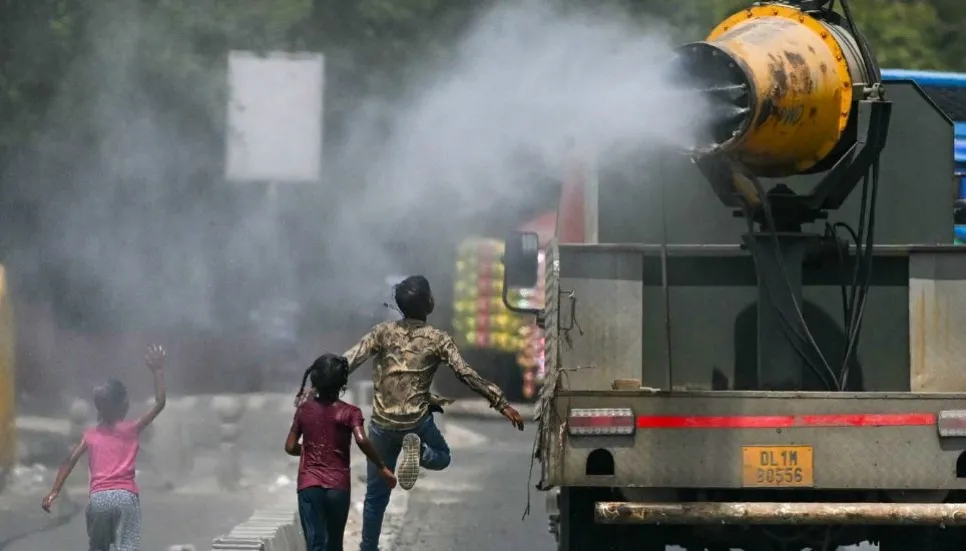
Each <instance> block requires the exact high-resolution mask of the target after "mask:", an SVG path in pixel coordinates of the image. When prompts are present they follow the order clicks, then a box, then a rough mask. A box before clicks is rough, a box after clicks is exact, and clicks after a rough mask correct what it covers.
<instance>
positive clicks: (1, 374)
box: [0, 266, 17, 468]
mask: <svg viewBox="0 0 966 551" xmlns="http://www.w3.org/2000/svg"><path fill="white" fill-rule="evenodd" d="M14 338H15V332H14V321H13V306H12V305H11V304H10V296H9V288H8V286H7V278H6V271H5V270H4V268H3V266H0V468H9V467H12V466H13V464H14V461H16V459H17V429H16V415H17V412H16V408H15V404H14V399H15V393H14Z"/></svg>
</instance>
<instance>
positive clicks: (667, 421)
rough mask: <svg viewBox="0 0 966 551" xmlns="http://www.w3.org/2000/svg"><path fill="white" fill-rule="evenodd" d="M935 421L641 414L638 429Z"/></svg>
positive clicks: (923, 421) (928, 419)
mask: <svg viewBox="0 0 966 551" xmlns="http://www.w3.org/2000/svg"><path fill="white" fill-rule="evenodd" d="M935 424H936V414H935V413H868V414H866V413H860V414H840V415H750V416H748V415H742V416H727V417H725V416H711V417H694V416H683V415H641V416H638V418H637V428H639V429H785V428H794V427H921V426H927V425H935Z"/></svg>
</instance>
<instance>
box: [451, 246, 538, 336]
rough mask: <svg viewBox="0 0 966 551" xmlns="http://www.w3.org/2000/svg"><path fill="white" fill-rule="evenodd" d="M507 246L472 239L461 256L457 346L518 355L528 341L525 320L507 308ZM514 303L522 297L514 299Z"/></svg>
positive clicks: (457, 287)
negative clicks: (505, 287)
mask: <svg viewBox="0 0 966 551" xmlns="http://www.w3.org/2000/svg"><path fill="white" fill-rule="evenodd" d="M502 256H503V243H502V242H500V241H498V240H495V239H479V238H474V239H468V240H466V241H464V242H463V243H462V244H461V245H460V247H459V250H458V252H457V260H456V277H455V289H454V293H453V306H454V309H455V310H454V312H453V314H454V315H453V329H454V333H455V334H454V337H455V339H456V341H457V344H459V345H461V346H473V347H478V348H485V349H491V350H499V351H502V352H509V353H514V354H515V353H517V352H518V351H520V350H521V349H522V348H523V346H524V344H525V340H524V339H523V338H522V337H521V336H520V329H521V328H522V327H523V326H524V325H525V324H526V323H527V321H528V320H527V319H526V317H525V316H520V315H517V314H514V313H513V312H511V311H510V310H508V309H507V307H506V305H504V304H503V297H502V293H503V262H502V258H501V257H502ZM514 294H516V293H511V297H510V298H511V302H513V301H515V300H517V299H518V298H519V297H516V296H512V295H514Z"/></svg>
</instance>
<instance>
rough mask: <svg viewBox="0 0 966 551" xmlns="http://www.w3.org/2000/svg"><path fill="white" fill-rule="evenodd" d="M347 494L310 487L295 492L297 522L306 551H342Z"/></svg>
mask: <svg viewBox="0 0 966 551" xmlns="http://www.w3.org/2000/svg"><path fill="white" fill-rule="evenodd" d="M349 501H350V500H349V492H347V491H345V490H333V489H331V488H322V487H319V486H313V487H311V488H305V489H304V490H299V520H301V522H302V532H303V533H304V534H305V547H306V549H307V551H342V538H343V537H344V536H345V523H346V520H347V519H348V518H349V504H350V503H349Z"/></svg>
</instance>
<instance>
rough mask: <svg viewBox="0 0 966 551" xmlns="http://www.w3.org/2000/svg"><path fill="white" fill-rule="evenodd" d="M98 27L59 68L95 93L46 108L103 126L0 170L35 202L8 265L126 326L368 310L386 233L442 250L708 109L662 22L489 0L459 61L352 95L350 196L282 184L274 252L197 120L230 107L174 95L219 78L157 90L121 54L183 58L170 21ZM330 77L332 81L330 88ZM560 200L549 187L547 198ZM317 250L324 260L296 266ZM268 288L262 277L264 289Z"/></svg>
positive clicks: (256, 196)
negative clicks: (286, 311)
mask: <svg viewBox="0 0 966 551" xmlns="http://www.w3.org/2000/svg"><path fill="white" fill-rule="evenodd" d="M92 26H93V27H94V28H96V29H98V32H95V33H93V37H92V40H93V42H94V43H93V45H92V46H93V48H92V49H91V53H90V54H89V55H88V56H85V57H83V58H82V60H81V61H80V62H79V63H78V64H77V66H75V67H74V68H72V72H71V74H70V75H69V76H70V82H72V83H73V84H72V86H80V87H84V89H85V90H90V93H89V94H86V98H87V99H86V100H85V101H83V102H80V103H79V104H78V105H64V101H66V100H61V102H60V103H59V104H58V105H57V109H58V112H59V113H67V114H68V115H67V116H66V118H67V120H83V121H85V122H87V123H89V125H90V126H92V127H93V128H95V129H96V130H97V131H98V132H99V133H100V135H102V136H104V140H103V142H102V143H89V142H88V141H87V138H86V137H85V136H83V135H80V136H78V135H63V134H62V128H64V126H62V125H55V124H54V123H53V122H52V123H51V128H50V129H48V131H47V135H46V137H45V140H46V143H45V146H44V148H43V149H44V150H43V153H42V155H41V156H39V157H37V158H35V159H31V160H27V161H24V162H22V163H20V164H17V165H15V166H14V169H13V170H12V171H11V172H9V173H8V174H6V175H5V179H6V181H8V182H11V181H16V182H17V184H16V185H17V187H19V188H20V189H21V190H26V191H22V193H23V194H24V196H25V197H27V198H32V199H33V200H34V201H35V202H38V203H39V204H40V205H41V206H40V209H39V212H40V214H39V216H40V219H41V231H39V232H38V233H37V234H36V235H33V236H30V239H32V246H30V247H27V248H23V249H21V251H20V254H19V255H18V256H14V257H12V258H8V259H7V264H8V265H10V266H11V267H14V268H15V271H16V272H18V273H19V274H20V278H21V279H22V280H38V281H39V280H41V279H45V278H49V277H50V275H51V273H53V272H57V274H58V276H59V277H58V278H57V282H56V283H55V284H53V285H50V286H48V287H47V288H46V290H44V288H42V289H40V290H39V291H37V292H39V293H41V294H43V293H47V298H50V297H51V296H53V295H55V294H57V293H63V292H65V289H66V288H67V287H72V288H73V290H72V293H73V294H74V295H78V296H81V297H82V299H83V300H84V301H86V302H87V303H88V304H90V303H91V302H95V303H97V304H99V305H100V306H101V307H102V310H104V311H105V312H106V314H107V315H108V316H110V317H113V318H116V319H117V320H118V321H119V322H120V324H121V325H122V326H124V325H126V322H127V321H131V323H132V324H135V325H141V326H143V325H144V323H143V322H144V320H148V321H149V322H151V323H152V324H153V325H154V326H158V327H165V326H169V327H170V326H178V327H179V328H182V329H184V328H188V329H191V328H197V329H206V330H216V331H217V330H219V329H220V327H219V326H220V325H223V324H224V323H226V321H225V318H224V316H222V317H221V318H219V315H218V314H217V313H216V312H215V310H214V309H213V307H212V306H213V305H214V304H216V303H219V302H220V303H227V304H230V305H237V306H239V308H240V310H239V311H237V312H234V313H232V314H230V315H229V318H230V319H229V320H228V322H231V323H237V322H238V321H239V317H240V316H247V315H248V314H247V312H245V311H244V310H245V309H246V308H248V306H254V305H253V304H252V301H253V297H257V296H262V295H273V294H280V295H283V296H285V295H288V296H291V297H300V296H301V297H304V296H306V295H310V296H312V297H315V298H317V299H318V301H319V304H320V305H323V306H325V311H323V312H322V314H321V315H322V316H330V317H334V318H338V317H339V316H342V315H343V314H344V313H346V312H348V311H350V310H356V311H358V310H365V309H366V308H370V309H375V308H378V302H375V301H379V300H381V299H382V297H383V293H382V292H381V290H378V289H376V290H374V289H372V285H373V284H376V285H382V281H383V278H385V277H386V276H388V275H390V274H394V273H398V272H399V271H400V256H399V253H398V252H397V253H396V254H394V255H390V254H389V253H388V252H387V251H386V246H385V245H386V242H387V240H389V239H390V238H393V237H398V235H397V234H399V233H401V232H397V231H396V228H397V227H402V226H413V225H416V226H418V227H419V229H420V230H423V233H422V234H420V235H417V236H416V237H415V238H412V240H411V243H410V244H411V246H412V247H413V248H414V249H418V248H420V247H423V248H425V247H434V246H437V245H438V244H440V243H443V244H447V246H449V245H451V244H452V243H454V242H455V241H458V238H459V237H460V236H461V235H462V234H463V233H465V232H466V226H467V222H468V221H471V220H477V219H485V218H486V217H487V216H489V215H490V213H492V212H493V211H494V210H495V209H500V208H501V206H504V205H507V204H509V203H512V202H515V201H517V200H519V199H520V198H522V197H525V196H528V195H529V194H532V193H534V191H533V188H532V187H531V186H530V184H531V183H532V182H533V181H535V180H536V179H537V177H538V176H539V175H541V173H545V174H549V175H552V176H559V175H561V174H563V173H564V172H565V171H566V169H567V168H568V167H569V166H570V163H572V162H573V161H574V160H575V158H579V157H581V156H582V155H584V154H585V153H589V152H595V151H596V152H600V151H603V152H607V151H613V150H620V149H625V150H626V149H629V148H638V149H639V150H641V151H642V152H645V153H646V152H647V151H653V150H657V149H660V148H664V147H667V146H681V145H685V144H686V143H687V142H688V139H687V137H688V135H689V132H690V128H689V126H690V125H692V123H693V121H694V120H695V118H696V117H698V116H700V115H701V113H700V112H699V106H698V105H697V104H695V103H694V102H689V101H684V100H683V99H682V97H681V96H680V95H679V93H678V92H677V91H676V90H675V89H674V88H673V87H672V86H671V85H670V84H669V83H667V82H665V81H664V80H663V79H662V77H661V68H662V67H663V66H664V64H665V63H667V62H668V61H669V60H670V59H671V58H672V57H673V52H672V43H673V42H672V40H671V38H670V37H668V36H666V35H665V34H664V33H663V32H661V29H663V28H664V25H663V23H662V22H660V21H653V22H651V24H650V25H649V26H648V27H647V28H643V27H641V26H640V25H639V21H638V22H637V23H635V22H634V21H632V19H631V18H630V17H628V16H627V15H626V14H623V13H621V12H619V11H606V10H601V9H595V10H594V11H593V12H588V11H580V10H577V9H573V8H571V9H567V10H560V9H558V8H555V7H552V6H551V5H550V3H547V2H539V1H530V2H526V1H524V2H507V3H500V4H498V5H497V7H495V8H494V9H493V10H491V11H489V12H488V13H485V14H484V15H483V16H482V17H481V18H480V19H479V20H478V21H476V22H475V23H474V24H473V25H472V26H471V28H470V29H469V31H468V32H467V34H466V35H465V36H464V37H463V38H462V39H461V40H460V42H459V44H458V46H457V47H456V48H455V49H454V50H453V51H454V54H455V55H454V56H453V57H452V58H449V59H447V60H446V61H445V62H444V63H443V64H442V65H440V66H437V67H426V66H421V67H419V72H418V75H420V76H418V77H413V78H411V79H410V81H409V87H408V88H407V90H406V91H405V93H403V92H402V91H393V90H381V91H378V92H379V93H378V94H377V95H378V97H373V98H371V99H363V100H361V101H359V102H358V106H357V108H356V110H355V111H354V112H353V113H350V115H349V121H348V124H347V125H346V127H347V128H348V129H349V131H348V133H347V134H346V135H345V136H343V139H341V140H340V142H341V143H335V144H332V143H329V144H328V146H329V149H328V151H326V163H325V164H324V170H325V171H326V182H325V185H326V186H331V187H337V188H342V189H347V188H351V189H353V190H358V192H357V193H351V194H349V195H350V196H351V197H350V200H348V201H347V202H344V203H342V204H338V205H333V204H332V201H330V200H327V199H326V198H325V197H324V193H305V192H303V191H298V192H294V194H296V195H297V194H301V195H298V196H295V197H288V198H283V200H281V203H282V204H283V212H284V213H288V214H284V215H283V216H293V215H291V214H290V213H296V214H295V215H294V216H297V217H300V218H302V220H303V221H305V222H306V223H305V224H304V226H305V228H303V229H302V230H300V231H296V232H294V233H293V234H292V238H291V240H290V241H289V242H288V243H284V244H283V246H279V244H278V243H277V242H276V241H275V240H274V239H275V233H274V229H273V228H274V227H275V220H274V217H275V216H276V214H275V211H274V210H273V208H272V207H270V206H269V205H267V204H265V202H264V201H263V200H261V199H260V197H261V192H260V191H259V190H257V189H255V188H251V187H250V188H247V189H245V190H242V189H241V188H236V187H234V186H232V185H227V184H224V183H222V182H219V180H220V178H221V177H222V173H221V166H222V162H223V159H222V158H221V155H222V153H223V151H224V149H223V144H222V143H216V142H218V140H215V139H213V137H212V136H211V135H208V134H206V133H204V132H203V131H202V130H201V128H203V127H204V125H194V124H193V122H196V120H197V119H204V118H205V117H208V118H210V119H212V120H216V121H217V120H221V119H222V117H223V113H224V105H223V104H220V103H219V104H214V105H212V104H201V106H200V107H199V109H201V112H196V113H193V114H190V115H188V116H185V115H183V114H182V115H179V114H178V109H177V102H176V101H174V100H170V98H171V97H178V95H179V94H180V98H181V99H180V101H182V102H183V100H184V98H185V97H204V94H203V93H202V92H203V89H204V88H205V87H206V86H208V85H209V84H210V82H213V81H223V79H224V78H225V75H224V74H222V73H217V72H215V73H212V74H203V75H196V76H197V79H196V80H194V81H192V80H191V79H190V78H189V79H186V80H184V81H182V82H180V83H174V84H173V85H175V86H180V87H181V89H176V90H172V91H169V92H168V93H167V94H159V93H158V90H159V89H163V88H164V86H166V85H167V86H171V85H172V83H170V82H146V81H143V80H141V79H139V78H138V74H139V68H138V65H137V64H138V63H142V62H143V60H138V59H137V58H135V57H134V56H132V55H131V53H132V52H134V51H136V50H137V49H138V48H139V47H142V48H143V47H144V46H143V43H142V45H141V46H139V45H138V40H142V41H147V43H148V44H154V45H159V44H160V45H163V44H164V43H165V41H167V42H169V43H170V48H168V49H164V48H160V49H158V50H157V52H156V53H152V54H149V55H148V56H147V57H148V58H151V57H152V55H153V56H156V57H158V58H159V59H160V58H163V57H164V56H179V55H180V56H184V57H185V58H186V59H187V58H190V50H189V46H187V45H185V44H183V43H181V42H180V39H178V38H176V37H177V36H178V34H177V33H178V29H177V28H175V27H174V26H173V25H171V24H169V23H165V22H163V21H160V20H157V19H156V18H154V17H153V15H152V13H149V12H144V13H141V14H140V16H136V15H135V14H133V13H125V12H124V11H123V10H119V9H112V10H111V11H110V13H101V14H99V15H98V16H96V17H95V19H94V22H93V23H92ZM414 71H415V69H414ZM410 74H411V75H415V74H417V73H410ZM188 82H197V88H198V89H196V88H195V86H194V85H189V86H186V85H185V83H188ZM337 87H338V83H332V82H330V88H329V91H330V92H331V90H332V89H334V88H337ZM199 89H201V90H199ZM165 97H167V98H169V99H168V100H165V99H164V98H165ZM166 101H173V102H174V108H172V106H171V105H167V104H166V103H165V102H166ZM387 129H388V131H387ZM90 146H94V147H90ZM68 183H69V185H68ZM282 193H283V194H286V193H287V194H289V195H293V193H292V192H291V190H288V191H286V190H283V192H282ZM241 196H244V197H241ZM554 200H555V198H554V197H548V198H547V201H548V203H547V205H546V206H547V208H548V209H550V208H552V207H553V206H554V205H553V204H552V201H554ZM307 201H308V202H307ZM414 220H415V221H417V222H416V223H415V224H414V222H413V221H414ZM286 221H287V222H288V221H290V220H286ZM469 225H472V224H469ZM410 237H411V236H410ZM323 244H324V246H323ZM409 252H414V251H409ZM406 253H407V251H403V252H402V254H403V255H405V254H406ZM435 254H436V257H437V260H438V262H436V265H437V266H436V267H435V268H434V269H435V271H434V269H430V268H427V270H426V271H427V272H431V273H436V274H439V273H442V272H441V271H440V270H441V269H440V268H439V266H443V265H445V264H447V263H451V255H452V249H448V250H439V251H438V252H437V253H435ZM424 256H425V255H424ZM428 256H430V257H432V256H433V255H428ZM313 257H318V258H319V259H318V260H317V261H314V262H312V263H310V264H311V266H312V270H318V274H314V273H309V274H306V273H298V272H299V270H298V269H297V268H296V266H297V265H298V264H300V263H304V261H305V259H309V258H313ZM219 262H225V263H226V266H225V267H221V268H219V267H218V264H219ZM302 271H303V272H304V271H305V270H302ZM61 272H62V273H61ZM226 276H227V279H226ZM441 277H442V276H441ZM267 283H272V284H273V285H274V288H272V289H270V290H267V291H266V288H265V285H266V284H267ZM434 283H435V284H436V287H437V288H439V287H445V286H448V285H449V284H450V282H448V281H441V280H436V281H435V282H434ZM295 287H300V288H301V292H300V291H297V290H295ZM367 300H372V301H373V302H374V303H373V304H371V305H369V304H366V303H365V301H367Z"/></svg>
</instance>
